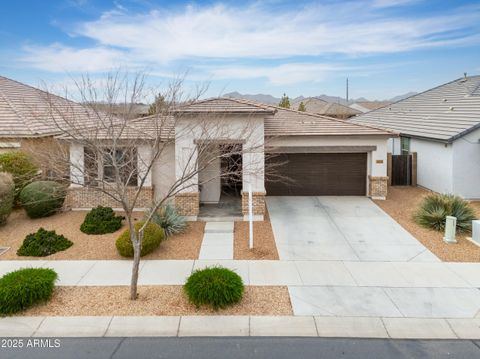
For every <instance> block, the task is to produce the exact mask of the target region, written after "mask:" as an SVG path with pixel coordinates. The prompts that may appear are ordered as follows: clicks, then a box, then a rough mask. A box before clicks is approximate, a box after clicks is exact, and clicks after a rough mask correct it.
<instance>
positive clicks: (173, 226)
mask: <svg viewBox="0 0 480 359" xmlns="http://www.w3.org/2000/svg"><path fill="white" fill-rule="evenodd" d="M152 222H153V223H156V224H158V225H159V226H160V227H162V228H163V230H164V231H165V235H166V236H167V237H168V236H171V235H173V234H177V233H182V232H183V231H184V230H185V229H186V228H187V222H186V221H185V217H183V216H181V215H180V214H178V212H177V209H176V208H175V207H174V206H172V205H171V204H167V205H165V206H163V207H161V208H159V209H158V210H157V211H156V212H155V213H154V214H153V217H152Z"/></svg>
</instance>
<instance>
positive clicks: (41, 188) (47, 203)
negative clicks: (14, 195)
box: [20, 181, 66, 218]
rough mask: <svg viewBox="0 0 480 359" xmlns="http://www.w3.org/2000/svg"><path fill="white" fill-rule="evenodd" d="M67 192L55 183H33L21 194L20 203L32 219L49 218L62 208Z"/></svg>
mask: <svg viewBox="0 0 480 359" xmlns="http://www.w3.org/2000/svg"><path fill="white" fill-rule="evenodd" d="M65 196H66V190H65V187H64V186H63V185H61V184H60V183H57V182H53V181H36V182H32V183H30V184H29V185H27V186H25V188H24V189H23V190H22V192H20V201H21V203H22V205H23V207H24V208H25V210H26V211H27V215H28V216H29V217H30V218H40V217H48V216H51V215H52V214H54V213H56V212H57V211H58V210H59V209H61V208H62V206H63V202H64V201H65Z"/></svg>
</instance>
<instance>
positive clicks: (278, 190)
mask: <svg viewBox="0 0 480 359" xmlns="http://www.w3.org/2000/svg"><path fill="white" fill-rule="evenodd" d="M0 82H1V87H2V91H1V92H0V95H1V98H2V105H1V109H2V110H1V115H0V119H1V124H0V129H1V132H0V134H1V136H2V138H3V140H2V141H3V142H5V143H11V149H14V148H17V147H16V146H19V147H20V148H22V147H23V145H24V142H25V141H35V140H38V139H48V138H50V139H51V138H52V136H54V135H56V133H57V131H56V130H55V126H52V125H49V123H48V122H45V123H44V122H43V121H42V122H41V123H39V122H37V118H38V115H39V114H41V113H42V111H45V110H46V109H47V108H48V106H49V105H48V103H43V102H42V100H41V99H42V97H43V95H42V93H41V91H40V90H37V89H34V88H32V87H30V86H26V85H22V84H19V83H18V82H15V81H12V80H8V79H4V78H1V81H0ZM5 92H7V93H8V94H7V95H5ZM55 101H58V103H59V104H64V105H65V106H66V108H68V109H69V110H70V111H71V114H72V116H76V117H75V118H76V121H84V122H85V123H89V121H90V118H89V116H88V113H86V110H85V108H84V107H83V106H81V105H78V104H75V103H72V102H70V101H67V100H65V99H61V98H58V97H55ZM32 110H34V113H35V116H29V114H31V113H32ZM87 112H88V111H87ZM169 118H170V117H169ZM171 119H172V121H171V123H172V128H170V129H168V128H166V129H165V130H166V132H165V133H163V132H162V133H161V136H160V138H161V139H162V140H164V141H169V142H168V144H167V148H166V150H165V151H164V152H162V155H161V156H160V157H159V158H158V159H157V160H156V162H155V164H154V166H153V168H152V169H151V171H146V170H145V168H144V167H145V166H143V164H144V163H146V162H148V158H152V157H151V156H152V146H150V145H149V144H150V143H151V141H153V140H154V137H152V136H156V132H155V131H153V130H152V129H153V128H154V126H155V116H150V117H148V116H147V117H144V118H140V119H137V120H133V121H132V122H131V125H130V128H129V130H128V131H126V132H125V133H124V136H127V137H130V136H131V137H132V138H136V139H140V140H139V141H136V142H135V143H136V145H135V147H136V154H137V155H136V156H137V158H136V161H135V162H134V163H137V166H138V168H137V173H138V174H139V177H140V176H142V178H143V177H145V178H146V180H145V183H144V188H143V190H142V194H141V199H140V202H139V205H140V206H141V207H148V206H149V205H150V204H151V201H152V200H153V199H154V198H161V197H162V195H163V194H164V193H165V191H167V190H168V189H169V188H170V187H171V185H172V183H174V181H175V180H176V179H178V178H181V175H182V173H183V172H184V171H185V169H186V168H187V166H190V165H192V163H201V161H202V158H197V154H198V152H197V148H198V144H199V143H202V141H209V145H212V146H218V145H220V144H221V145H236V146H243V148H256V149H257V150H255V151H246V152H243V153H242V155H241V158H240V159H237V160H240V163H241V166H242V167H241V168H242V178H241V180H240V186H241V189H240V191H239V192H238V193H236V194H235V195H234V199H235V200H236V201H238V203H239V204H240V205H239V208H240V209H239V211H240V213H239V215H240V216H243V218H245V216H246V214H247V210H248V206H247V198H248V195H247V192H246V191H247V189H248V188H251V189H252V192H253V203H254V214H255V219H262V218H263V216H264V214H265V196H268V195H275V196H322V195H335V196H369V197H372V198H378V199H384V198H385V197H386V196H387V142H388V140H389V139H390V138H392V137H396V134H395V133H394V132H391V131H388V130H383V129H379V128H376V127H374V126H369V125H361V124H356V123H351V122H346V121H343V120H339V119H335V118H331V117H326V116H321V115H315V114H312V113H306V112H299V111H295V110H289V109H283V108H279V107H276V106H271V105H266V104H260V103H254V102H249V101H245V100H238V99H232V98H213V99H208V100H203V101H198V102H195V103H193V104H190V105H188V106H183V107H180V108H178V109H177V110H176V111H175V112H174V113H173V114H172V116H171ZM199 123H202V124H203V123H210V124H212V125H213V126H214V127H215V126H216V127H218V128H220V129H221V132H219V134H218V137H217V138H212V137H208V138H206V137H205V133H204V132H203V131H201V130H200V128H198V129H197V127H196V125H197V124H199ZM186 129H188V130H186ZM247 130H248V131H247ZM99 135H100V136H101V135H102V134H101V133H99ZM104 135H105V141H108V140H109V135H108V133H105V134H104ZM66 144H67V145H68V147H69V148H68V150H69V156H70V162H71V166H70V177H72V178H73V179H75V181H72V182H75V183H77V184H76V185H72V186H71V188H70V190H69V196H68V197H67V204H68V207H70V208H72V209H87V208H91V207H94V206H97V205H109V206H112V207H116V205H115V203H112V202H111V200H110V199H109V198H107V197H106V196H105V195H102V194H101V193H99V192H98V191H96V190H95V189H93V188H89V187H87V186H85V183H86V180H87V179H85V178H84V177H83V176H84V174H85V171H84V170H82V169H85V168H86V167H85V166H86V165H87V166H91V165H92V164H86V163H85V149H84V148H83V147H82V145H80V144H79V143H75V141H74V140H70V141H66ZM266 154H268V156H266ZM185 158H189V159H194V160H195V161H193V162H192V161H191V160H190V161H189V162H188V163H185ZM270 164H271V165H272V166H274V167H275V171H276V172H277V173H278V175H280V176H282V177H285V178H288V179H289V181H271V179H270V178H269V174H268V171H266V169H268V168H269V165H270ZM96 166H98V173H104V172H105V171H104V170H105V169H104V168H101V167H102V166H103V165H102V163H98V164H96ZM87 168H88V167H87ZM224 170H225V169H224V166H223V164H222V163H221V160H220V159H219V161H218V163H212V164H211V165H209V166H207V167H206V168H205V169H203V170H202V171H199V173H198V174H197V175H196V176H193V178H191V179H190V181H191V183H190V184H189V186H185V189H183V190H182V191H181V192H180V193H178V194H177V195H176V196H175V203H176V205H177V207H178V208H179V210H180V212H181V213H182V214H183V215H185V216H187V217H188V218H189V219H197V218H198V217H199V216H201V210H202V208H203V207H204V206H203V205H208V204H210V205H211V204H219V203H222V201H223V200H224V197H225V191H226V190H227V188H224V187H225V184H224V183H223V182H222V181H221V180H219V178H221V177H222V176H221V175H222V173H223V172H222V171H224ZM205 178H213V180H211V181H203V179H205ZM82 181H83V182H82ZM199 183H202V185H200V186H199V185H198V184H199ZM82 184H83V185H82ZM131 186H132V188H135V183H132V185H131ZM230 195H231V194H230ZM230 199H231V197H230ZM117 207H118V206H117Z"/></svg>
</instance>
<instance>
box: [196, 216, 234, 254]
mask: <svg viewBox="0 0 480 359" xmlns="http://www.w3.org/2000/svg"><path fill="white" fill-rule="evenodd" d="M233 229H234V222H207V223H206V224H205V233H204V235H203V240H202V246H201V247H200V255H199V259H233Z"/></svg>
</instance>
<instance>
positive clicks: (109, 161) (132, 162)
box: [103, 148, 137, 186]
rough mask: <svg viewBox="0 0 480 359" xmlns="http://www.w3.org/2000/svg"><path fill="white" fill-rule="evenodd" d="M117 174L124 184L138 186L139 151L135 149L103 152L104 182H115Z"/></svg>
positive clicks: (106, 150)
mask: <svg viewBox="0 0 480 359" xmlns="http://www.w3.org/2000/svg"><path fill="white" fill-rule="evenodd" d="M117 172H118V174H119V176H120V179H121V181H122V183H123V184H126V185H128V186H136V185H137V151H136V149H135V148H117V149H105V151H104V152H103V180H104V181H107V182H115V177H116V173H117Z"/></svg>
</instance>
